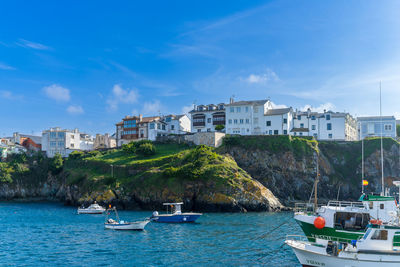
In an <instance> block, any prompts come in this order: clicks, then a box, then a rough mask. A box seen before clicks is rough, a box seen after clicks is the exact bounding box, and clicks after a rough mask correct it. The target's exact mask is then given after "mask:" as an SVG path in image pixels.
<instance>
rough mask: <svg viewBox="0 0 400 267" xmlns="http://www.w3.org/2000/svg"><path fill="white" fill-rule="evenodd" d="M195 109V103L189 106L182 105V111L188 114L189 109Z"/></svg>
mask: <svg viewBox="0 0 400 267" xmlns="http://www.w3.org/2000/svg"><path fill="white" fill-rule="evenodd" d="M191 110H193V105H188V106H183V107H182V113H183V114H188V113H189V111H191Z"/></svg>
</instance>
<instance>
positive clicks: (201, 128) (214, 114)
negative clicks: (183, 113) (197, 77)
mask: <svg viewBox="0 0 400 267" xmlns="http://www.w3.org/2000/svg"><path fill="white" fill-rule="evenodd" d="M189 113H190V115H191V118H192V127H191V130H192V132H193V133H198V132H215V131H216V130H215V127H216V126H218V125H224V126H225V104H223V103H220V104H218V105H214V104H210V105H207V106H205V105H199V106H195V107H194V109H193V110H192V111H190V112H189Z"/></svg>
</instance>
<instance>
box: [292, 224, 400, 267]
mask: <svg viewBox="0 0 400 267" xmlns="http://www.w3.org/2000/svg"><path fill="white" fill-rule="evenodd" d="M330 238H331V239H330V240H329V241H328V240H324V242H310V241H308V240H307V239H306V237H304V236H297V235H295V236H290V235H289V236H287V237H286V240H285V243H286V244H287V245H288V246H290V247H291V248H292V249H293V251H294V253H295V254H296V257H297V259H298V260H299V262H300V264H302V266H324V267H336V266H352V267H358V266H362V267H370V266H371V267H372V266H380V267H394V266H400V226H399V225H398V224H396V225H393V224H386V225H384V224H383V223H382V221H380V220H371V224H369V225H368V229H367V231H366V232H365V233H364V235H363V236H362V237H361V238H359V239H357V240H353V241H352V242H351V244H349V243H346V242H341V241H338V240H335V239H334V238H332V237H330ZM319 241H321V240H319Z"/></svg>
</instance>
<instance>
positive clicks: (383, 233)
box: [371, 230, 388, 240]
mask: <svg viewBox="0 0 400 267" xmlns="http://www.w3.org/2000/svg"><path fill="white" fill-rule="evenodd" d="M387 237H388V231H387V230H375V232H374V233H373V234H372V236H371V240H387Z"/></svg>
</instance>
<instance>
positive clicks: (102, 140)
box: [93, 133, 116, 149]
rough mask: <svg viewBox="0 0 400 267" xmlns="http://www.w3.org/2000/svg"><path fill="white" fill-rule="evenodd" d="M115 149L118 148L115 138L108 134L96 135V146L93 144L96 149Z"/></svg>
mask: <svg viewBox="0 0 400 267" xmlns="http://www.w3.org/2000/svg"><path fill="white" fill-rule="evenodd" d="M113 147H116V140H115V137H113V136H110V135H109V134H108V133H106V134H104V135H102V134H96V138H95V139H94V144H93V148H94V149H99V148H113Z"/></svg>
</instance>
